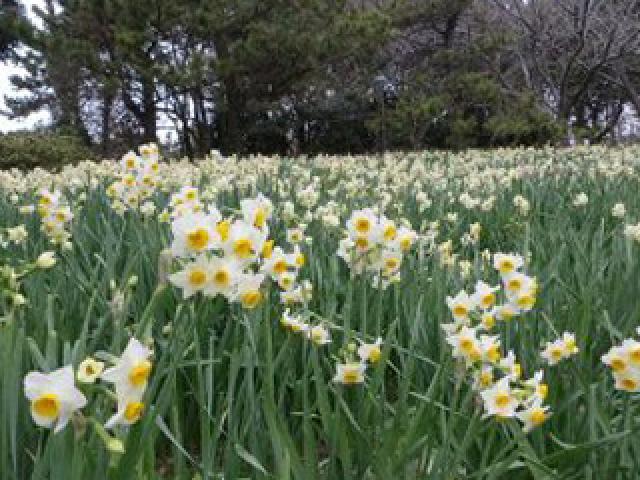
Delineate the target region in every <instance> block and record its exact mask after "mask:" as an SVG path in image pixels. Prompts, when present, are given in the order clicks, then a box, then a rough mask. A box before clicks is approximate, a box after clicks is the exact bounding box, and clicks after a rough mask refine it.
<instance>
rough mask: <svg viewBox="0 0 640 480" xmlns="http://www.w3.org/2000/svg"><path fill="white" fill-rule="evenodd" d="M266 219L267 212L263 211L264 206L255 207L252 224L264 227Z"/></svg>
mask: <svg viewBox="0 0 640 480" xmlns="http://www.w3.org/2000/svg"><path fill="white" fill-rule="evenodd" d="M266 221H267V212H265V211H264V208H257V209H256V213H255V216H254V220H253V226H254V227H256V228H262V227H264V224H265V222H266Z"/></svg>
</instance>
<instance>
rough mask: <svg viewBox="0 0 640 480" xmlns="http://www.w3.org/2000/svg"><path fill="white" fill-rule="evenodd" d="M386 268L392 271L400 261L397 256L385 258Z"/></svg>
mask: <svg viewBox="0 0 640 480" xmlns="http://www.w3.org/2000/svg"><path fill="white" fill-rule="evenodd" d="M384 265H385V267H386V268H387V270H390V271H393V270H395V269H396V268H398V266H399V265H400V261H399V260H398V259H397V258H393V257H392V258H387V259H386V260H385V262H384Z"/></svg>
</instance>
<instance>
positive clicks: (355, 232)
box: [338, 208, 417, 288]
mask: <svg viewBox="0 0 640 480" xmlns="http://www.w3.org/2000/svg"><path fill="white" fill-rule="evenodd" d="M416 238H417V235H416V232H415V231H413V230H412V229H411V228H409V227H407V226H401V227H397V226H396V224H395V222H393V221H392V220H389V219H388V218H386V217H385V216H384V215H380V214H377V213H376V212H375V211H374V210H373V209H371V208H365V209H363V210H356V211H354V212H353V213H352V214H351V217H350V218H349V220H348V221H347V229H346V237H345V238H343V239H342V240H341V241H340V245H339V248H338V256H339V257H340V258H342V259H343V260H344V261H345V262H346V263H347V265H348V266H349V268H350V269H351V272H352V273H353V274H354V275H361V274H363V273H365V272H370V273H372V274H373V275H372V281H373V284H374V286H376V287H377V286H381V287H382V288H386V287H387V286H388V285H389V284H390V283H393V282H397V281H399V280H400V266H401V264H402V259H403V255H404V254H405V253H407V252H408V251H409V250H410V249H411V246H412V245H413V244H414V242H415V241H416Z"/></svg>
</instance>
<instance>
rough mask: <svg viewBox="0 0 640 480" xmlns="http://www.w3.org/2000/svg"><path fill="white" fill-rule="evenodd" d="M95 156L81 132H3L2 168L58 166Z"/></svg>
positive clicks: (0, 165) (0, 161) (50, 167)
mask: <svg viewBox="0 0 640 480" xmlns="http://www.w3.org/2000/svg"><path fill="white" fill-rule="evenodd" d="M92 157H94V154H93V153H92V152H91V150H90V149H89V148H88V147H87V146H86V145H85V143H84V142H83V141H82V139H80V138H79V137H78V136H77V135H74V134H64V133H54V132H51V133H47V132H16V133H6V134H1V133H0V168H3V169H8V168H21V169H32V168H35V167H42V168H47V169H55V168H58V167H61V166H63V165H66V164H76V163H78V162H80V161H82V160H88V159H90V158H92Z"/></svg>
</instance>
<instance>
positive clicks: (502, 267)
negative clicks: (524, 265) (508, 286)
mask: <svg viewBox="0 0 640 480" xmlns="http://www.w3.org/2000/svg"><path fill="white" fill-rule="evenodd" d="M515 268H516V266H515V264H514V263H513V262H512V261H511V260H502V261H501V262H500V264H499V265H498V270H499V271H500V273H511V272H513V271H514V270H515Z"/></svg>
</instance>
